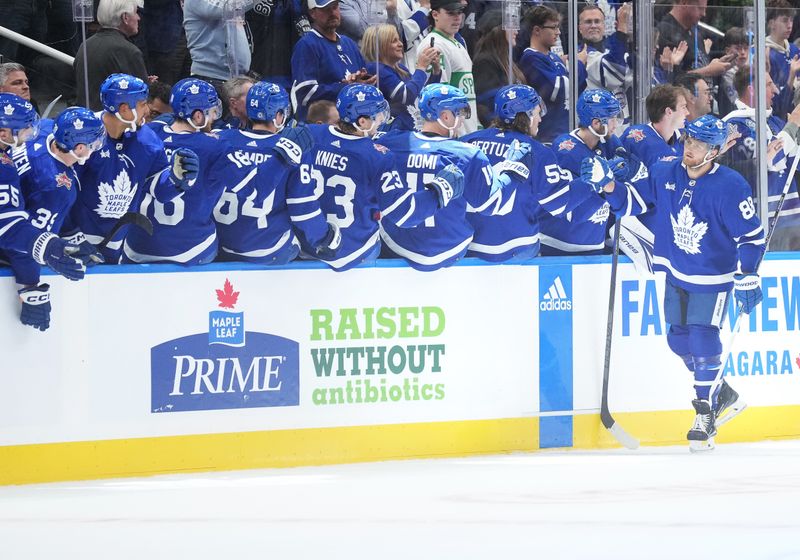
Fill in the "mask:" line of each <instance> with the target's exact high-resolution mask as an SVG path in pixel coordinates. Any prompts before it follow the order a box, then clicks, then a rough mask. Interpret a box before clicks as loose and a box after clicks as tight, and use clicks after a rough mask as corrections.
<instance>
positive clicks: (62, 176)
mask: <svg viewBox="0 0 800 560" xmlns="http://www.w3.org/2000/svg"><path fill="white" fill-rule="evenodd" d="M56 187H66V188H67V190H70V189H71V188H72V179H70V178H69V176H68V175H67V174H66V172H61V173H59V174H58V175H56Z"/></svg>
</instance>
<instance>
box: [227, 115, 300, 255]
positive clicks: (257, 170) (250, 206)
mask: <svg viewBox="0 0 800 560" xmlns="http://www.w3.org/2000/svg"><path fill="white" fill-rule="evenodd" d="M219 136H220V138H221V139H222V141H223V142H224V144H225V146H226V149H225V160H226V161H225V166H226V182H227V186H226V189H225V192H224V193H222V197H221V198H220V199H219V202H218V203H217V205H216V207H215V208H214V220H216V222H217V235H219V252H220V258H221V259H225V260H237V261H249V262H259V263H263V264H284V263H286V262H288V261H290V260H291V259H293V258H294V257H295V256H296V255H297V249H294V248H293V247H294V244H295V243H296V239H295V236H294V234H293V233H292V223H291V221H290V220H289V211H288V210H287V208H286V183H287V181H288V177H289V174H290V172H291V171H292V168H291V167H290V166H289V165H288V164H287V163H285V162H284V160H283V159H282V158H280V157H278V156H277V155H276V154H275V152H274V151H273V147H274V146H275V145H276V144H278V143H279V142H288V140H286V139H285V138H281V136H279V135H277V134H271V133H268V132H256V131H248V130H238V129H228V130H223V131H222V132H220V133H219Z"/></svg>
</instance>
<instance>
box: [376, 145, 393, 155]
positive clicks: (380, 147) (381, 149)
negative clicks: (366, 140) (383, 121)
mask: <svg viewBox="0 0 800 560" xmlns="http://www.w3.org/2000/svg"><path fill="white" fill-rule="evenodd" d="M373 146H375V149H376V150H378V151H379V152H380V153H382V154H388V153H389V148H387V147H386V146H384V145H383V144H373Z"/></svg>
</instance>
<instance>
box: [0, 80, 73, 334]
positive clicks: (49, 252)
mask: <svg viewBox="0 0 800 560" xmlns="http://www.w3.org/2000/svg"><path fill="white" fill-rule="evenodd" d="M38 124H39V116H38V115H37V114H36V111H35V110H34V109H33V105H31V104H30V103H29V102H28V101H25V100H24V99H22V98H21V97H18V96H16V95H14V94H11V93H0V257H3V256H4V255H3V252H5V253H17V254H21V255H28V256H30V257H32V258H33V259H34V260H35V261H36V262H37V263H39V264H46V265H47V266H49V267H50V268H51V269H53V271H54V272H57V273H58V274H61V275H62V276H64V277H65V278H67V279H69V280H80V279H81V278H83V275H84V271H85V267H84V265H83V263H82V262H81V261H79V260H77V259H75V258H74V257H72V256H71V255H70V253H73V252H74V251H77V249H78V248H77V247H76V246H74V245H70V244H68V243H67V242H66V241H64V240H62V239H61V238H59V237H58V236H57V235H55V234H53V233H50V232H49V231H44V232H43V231H42V230H41V229H39V228H37V227H36V226H34V225H33V224H31V223H30V216H29V215H28V213H27V212H26V211H25V201H24V200H23V198H22V193H21V192H20V185H19V175H17V170H16V168H15V167H14V162H13V161H12V160H11V157H10V156H9V152H10V151H11V150H12V149H15V148H19V147H21V146H22V144H23V143H24V142H26V141H27V140H32V139H34V138H36V137H37V134H38V131H37V126H38ZM43 286H46V285H43ZM19 295H20V299H21V302H22V309H21V313H20V318H21V321H22V323H23V324H26V325H31V326H34V327H35V328H37V329H40V330H45V329H47V326H48V322H49V316H50V294H49V292H48V290H47V289H45V288H40V287H39V286H35V287H34V286H30V287H23V288H22V289H21V290H20V294H19Z"/></svg>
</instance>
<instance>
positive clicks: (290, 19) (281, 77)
mask: <svg viewBox="0 0 800 560" xmlns="http://www.w3.org/2000/svg"><path fill="white" fill-rule="evenodd" d="M245 17H246V19H247V23H248V24H250V31H251V32H252V34H253V59H252V61H251V62H250V70H252V71H253V72H255V73H257V74H259V75H260V76H262V79H264V80H266V81H268V82H272V83H274V84H278V85H280V86H281V87H282V88H284V89H285V90H286V91H289V90H290V89H291V88H292V50H293V49H294V46H295V45H296V44H297V41H299V40H300V37H302V36H303V35H305V34H306V33H307V32H308V31H310V30H311V26H310V25H309V23H308V18H307V17H306V16H305V15H303V9H302V2H301V1H300V0H268V1H264V2H259V3H258V4H256V5H255V6H254V7H253V9H252V10H250V11H249V12H247V14H246V16H245Z"/></svg>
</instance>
